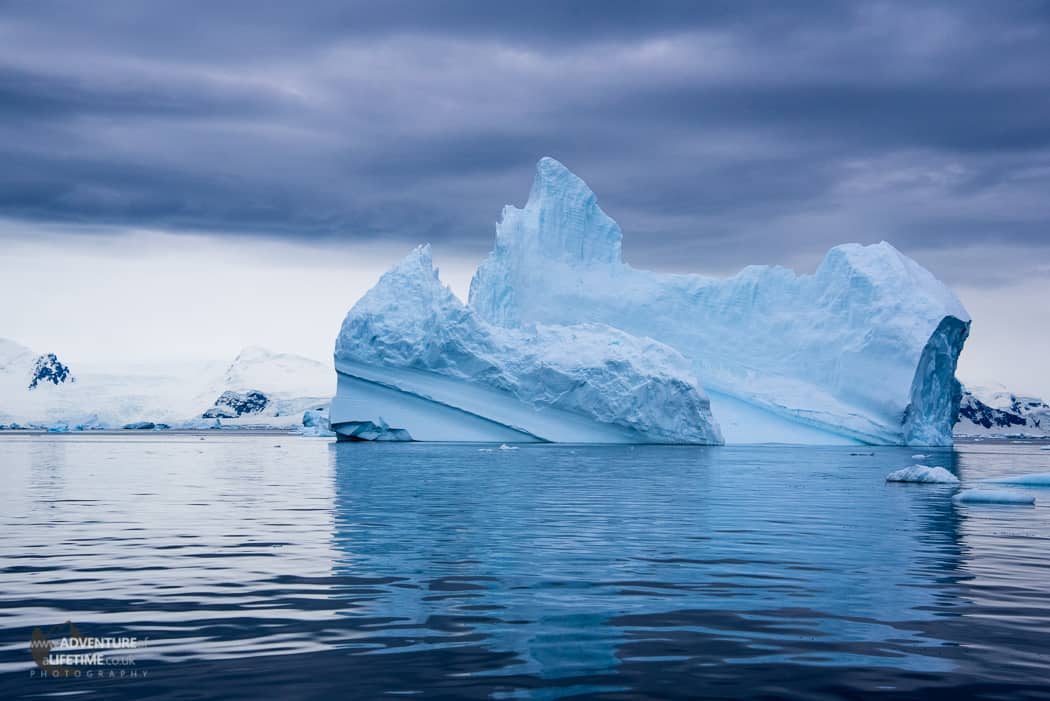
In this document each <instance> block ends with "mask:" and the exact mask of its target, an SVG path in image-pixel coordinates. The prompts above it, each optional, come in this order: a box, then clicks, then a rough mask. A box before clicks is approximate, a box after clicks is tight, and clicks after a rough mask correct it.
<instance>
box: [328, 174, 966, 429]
mask: <svg viewBox="0 0 1050 701" xmlns="http://www.w3.org/2000/svg"><path fill="white" fill-rule="evenodd" d="M621 238H622V234H621V232H620V228H619V226H618V225H617V224H616V222H615V221H613V220H612V219H611V218H610V217H609V216H607V215H606V214H605V213H604V212H603V211H602V210H601V208H600V207H599V206H598V204H597V199H596V197H595V195H594V193H593V192H591V190H590V188H588V187H587V185H586V184H585V183H584V182H583V181H582V180H581V179H580V178H578V177H576V176H575V175H574V174H572V173H571V172H569V170H568V169H566V168H565V167H564V166H563V165H562V164H561V163H559V162H558V161H556V160H554V159H552V158H544V159H542V160H540V162H539V164H538V166H537V170H536V177H535V181H534V183H533V186H532V191H531V193H530V195H529V199H528V202H527V203H526V205H525V207H524V208H522V209H518V208H515V207H510V206H508V207H506V208H505V209H504V211H503V218H502V221H501V223H500V224H499V226H498V228H497V236H496V245H495V249H494V250H493V252H492V253H491V254H490V255H489V257H488V258H487V259H486V260H485V261H484V262H483V263H482V264H481V266H480V267H479V268H478V270H477V272H476V273H475V276H474V279H473V280H472V282H471V287H470V299H469V304H468V305H466V306H464V305H463V304H462V303H460V302H459V300H458V299H456V298H455V296H454V295H452V293H451V292H449V291H448V290H447V288H445V287H444V286H443V285H441V284H440V282H438V281H437V277H436V273H434V272H433V270H432V268H431V266H430V263H429V255H428V254H427V252H426V250H425V249H420V250H418V251H417V252H415V253H414V254H413V255H412V256H409V258H408V259H406V261H405V262H403V263H402V264H401V265H400V266H398V267H397V268H395V270H393V271H391V272H390V273H387V275H386V276H384V278H383V280H382V281H381V282H380V283H379V285H378V286H377V287H376V288H375V289H373V291H372V292H370V293H369V294H368V295H366V297H365V298H363V299H362V300H361V302H359V303H358V304H357V305H356V306H355V307H354V308H353V309H352V310H351V311H350V313H349V314H348V316H347V318H346V321H345V322H344V324H343V328H342V331H341V333H340V336H339V339H338V341H337V345H336V367H337V370H338V371H339V391H338V395H337V397H336V400H335V403H334V404H333V407H332V421H333V427H334V428H335V429H336V430H337V431H338V432H339V433H340V434H341V435H343V436H344V437H354V438H362V439H379V440H382V439H387V440H390V439H408V437H411V439H415V440H491V441H507V440H551V441H578V442H608V441H620V442H622V441H631V442H646V441H648V442H673V443H717V442H720V441H721V436H722V435H724V436H725V440H726V441H728V442H783V443H834V442H863V443H872V444H891V445H892V444H907V445H950V444H951V441H952V433H951V430H952V425H953V423H954V422H955V419H956V415H957V413H958V409H959V401H960V398H961V388H960V385H959V383H958V382H957V381H956V379H955V367H956V361H957V359H958V356H959V353H960V351H961V350H962V346H963V343H964V341H965V340H966V337H967V334H968V333H969V326H970V318H969V315H968V314H967V312H966V310H965V309H964V308H963V306H962V304H961V303H960V302H959V300H958V299H957V298H956V297H955V295H954V294H953V293H952V292H951V291H950V290H949V289H948V288H947V287H945V286H944V285H943V284H942V283H940V282H939V281H938V280H937V279H936V278H934V277H933V275H932V274H930V273H929V272H928V271H927V270H925V269H924V268H923V267H922V266H920V265H919V264H917V263H916V262H914V261H912V260H911V259H909V258H907V257H906V256H904V255H903V254H901V253H900V252H899V251H897V250H896V249H895V248H893V247H892V246H891V245H889V244H887V243H880V244H877V245H873V246H860V245H856V244H847V245H843V246H838V247H836V248H833V249H832V250H831V251H830V252H829V253H828V254H827V256H826V258H825V259H824V261H823V263H821V265H820V266H819V268H818V269H817V271H816V273H815V274H813V275H796V274H795V273H794V272H792V271H790V270H787V269H785V268H780V267H764V266H763V267H760V266H751V267H748V268H745V269H744V270H743V271H742V272H740V273H739V274H737V275H735V276H734V277H731V278H728V279H714V278H709V277H703V276H699V275H671V274H661V273H653V272H647V271H642V270H637V269H635V268H632V267H631V266H629V265H627V264H626V263H624V262H623V259H622V256H621ZM362 368H365V369H362ZM705 390H706V393H705Z"/></svg>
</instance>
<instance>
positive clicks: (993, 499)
mask: <svg viewBox="0 0 1050 701" xmlns="http://www.w3.org/2000/svg"><path fill="white" fill-rule="evenodd" d="M952 498H953V499H954V500H955V501H957V502H960V503H962V504H1020V505H1031V504H1035V497H1033V496H1031V495H1030V494H1023V493H1021V492H1015V491H1011V490H1009V489H966V490H964V491H961V492H959V493H958V494H956V495H955V496H954V497H952Z"/></svg>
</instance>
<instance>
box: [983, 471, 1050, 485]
mask: <svg viewBox="0 0 1050 701" xmlns="http://www.w3.org/2000/svg"><path fill="white" fill-rule="evenodd" d="M981 481H982V482H983V483H984V484H1011V485H1014V486H1017V487H1050V472H1032V473H1029V474H1026V475H1004V476H1002V477H993V478H991V479H986V480H981Z"/></svg>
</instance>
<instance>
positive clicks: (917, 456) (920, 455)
mask: <svg viewBox="0 0 1050 701" xmlns="http://www.w3.org/2000/svg"><path fill="white" fill-rule="evenodd" d="M928 457H930V456H929V455H926V454H925V453H916V454H915V455H912V456H911V459H912V460H922V459H924V458H928Z"/></svg>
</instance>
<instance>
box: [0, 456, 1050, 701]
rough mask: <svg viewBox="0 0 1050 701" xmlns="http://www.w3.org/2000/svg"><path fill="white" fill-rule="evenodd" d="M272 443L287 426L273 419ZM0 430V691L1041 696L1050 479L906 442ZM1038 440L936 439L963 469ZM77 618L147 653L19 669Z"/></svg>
mask: <svg viewBox="0 0 1050 701" xmlns="http://www.w3.org/2000/svg"><path fill="white" fill-rule="evenodd" d="M278 445H279V446H281V447H277V446H278ZM871 452H872V453H874V454H873V455H869V454H863V455H851V454H850V448H849V447H827V448H814V447H806V448H785V447H777V446H764V447H758V446H753V447H732V448H719V447H669V446H637V447H624V446H586V447H585V446H569V445H560V446H549V445H547V446H545V445H525V444H523V445H521V446H519V449H518V450H485V451H482V450H479V446H477V445H441V444H351V443H342V444H335V443H325V442H320V441H307V440H288V439H287V438H282V439H280V441H276V440H275V439H274V438H273V437H272V436H271V437H265V436H259V437H250V436H228V435H222V436H218V435H209V436H207V437H206V440H203V441H201V440H200V439H199V437H197V436H159V437H150V438H142V439H138V438H135V439H128V438H124V437H121V438H119V439H115V438H106V437H92V436H82V437H81V436H59V437H32V438H22V437H17V438H14V437H3V438H2V439H0V462H2V463H3V464H4V465H5V467H6V468H7V475H6V476H7V477H8V480H7V481H6V482H5V484H4V486H3V487H2V489H3V495H2V496H3V503H4V504H5V506H4V509H3V511H2V512H0V515H2V519H0V520H2V527H3V529H4V530H3V532H4V534H5V536H6V537H5V539H4V541H3V544H2V545H0V556H2V560H0V562H2V563H3V565H2V568H0V600H2V602H3V609H2V610H3V616H4V617H3V619H2V621H3V622H2V624H0V625H2V629H0V674H2V676H0V696H2V697H3V698H18V697H21V696H30V695H39V694H43V693H54V692H65V691H87V692H88V694H86V696H87V697H88V698H141V697H143V696H146V695H155V696H157V697H159V698H176V697H183V696H184V695H185V694H186V692H187V689H199V690H201V691H202V692H206V693H208V694H209V695H222V696H225V697H227V698H241V697H244V698H249V697H258V696H259V695H271V694H273V693H277V692H278V691H279V690H282V689H283V690H285V691H286V695H290V696H309V697H320V696H324V695H328V696H330V695H334V694H338V695H340V696H341V697H352V698H375V697H378V696H381V695H383V694H385V693H394V692H399V693H407V692H419V693H420V694H421V695H425V696H428V697H429V696H433V695H439V696H440V695H444V696H457V697H462V696H467V697H485V696H490V697H491V696H494V697H497V698H499V697H517V696H527V697H540V698H553V697H559V696H566V695H572V694H584V695H591V696H602V695H609V696H616V697H618V698H623V697H632V696H634V697H660V698H669V697H690V696H696V695H701V694H708V695H720V696H746V695H751V696H753V695H760V694H770V695H779V696H783V695H785V694H788V695H790V694H795V695H797V696H799V697H812V696H813V695H816V694H826V695H828V696H830V697H836V696H842V697H845V696H851V695H852V696H856V695H858V694H879V695H885V696H893V695H895V694H896V695H902V696H908V695H914V694H915V693H917V692H918V691H919V690H923V692H924V693H926V692H930V691H932V689H934V688H939V689H941V690H942V691H946V692H947V691H948V690H949V689H950V690H951V693H966V694H980V693H988V694H1003V693H1007V694H1013V695H1015V696H1016V695H1028V696H1031V695H1033V694H1035V693H1037V692H1038V691H1039V690H1040V689H1043V688H1045V685H1046V684H1047V683H1048V682H1050V673H1048V672H1047V671H1046V669H1045V664H1044V660H1045V650H1046V649H1047V642H1048V634H1047V632H1046V631H1047V630H1050V612H1048V611H1047V610H1046V607H1045V605H1044V602H1045V600H1046V597H1047V595H1048V593H1050V591H1048V590H1050V585H1048V584H1047V582H1046V578H1045V571H1046V567H1047V566H1048V565H1050V548H1048V547H1047V533H1048V530H1047V526H1048V525H1050V509H1048V508H1047V507H1046V503H1047V502H1050V499H1047V500H1044V499H1038V500H1037V503H1036V506H1035V507H1034V508H1031V507H1029V508H1023V509H1018V508H1010V507H999V508H995V507H988V506H982V505H967V504H958V503H954V502H953V501H952V495H953V494H955V493H956V492H957V490H958V487H956V486H952V485H937V484H933V485H908V484H903V485H902V484H886V482H885V476H886V474H887V473H888V472H890V471H892V470H894V469H898V468H900V467H905V466H907V465H909V464H911V463H912V462H913V460H912V458H911V453H912V452H913V451H912V450H910V449H906V448H873V449H872V450H871ZM1041 458H1042V461H1045V453H1040V452H1039V450H1038V446H1037V445H1006V444H1002V445H988V444H981V445H974V444H963V445H960V446H957V447H956V449H954V450H951V449H946V450H939V451H934V452H932V453H930V454H929V455H928V456H927V457H926V458H925V460H926V461H927V462H928V463H929V464H931V465H938V466H941V467H944V468H946V469H948V470H950V471H952V472H953V473H955V474H956V475H958V476H959V477H960V479H961V480H962V486H963V487H967V486H970V485H972V484H975V483H976V482H977V481H979V480H981V479H986V478H988V477H992V476H996V475H998V474H1002V470H1003V466H1004V465H1005V464H1009V465H1010V466H1011V469H1012V470H1016V471H1017V472H1034V471H1036V470H1037V468H1038V466H1039V465H1040V464H1042V461H1041ZM66 620H71V621H73V622H74V623H75V624H76V625H77V627H78V629H80V630H82V631H84V632H85V634H88V635H114V636H115V635H138V636H140V637H149V638H150V641H151V643H150V646H149V647H148V648H146V649H145V650H143V651H141V653H140V658H139V663H138V668H139V669H140V670H148V671H149V672H150V675H149V676H148V677H147V678H145V679H137V680H124V681H115V682H103V681H95V682H90V683H89V682H84V681H83V680H81V681H80V682H76V681H62V680H58V681H54V680H47V681H36V682H30V680H29V679H28V676H29V674H30V673H31V670H32V668H33V663H32V660H31V658H30V657H29V655H28V651H27V647H26V641H28V640H29V637H30V636H31V634H32V630H33V629H34V627H37V626H52V625H56V624H61V623H64V622H65V621H66Z"/></svg>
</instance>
